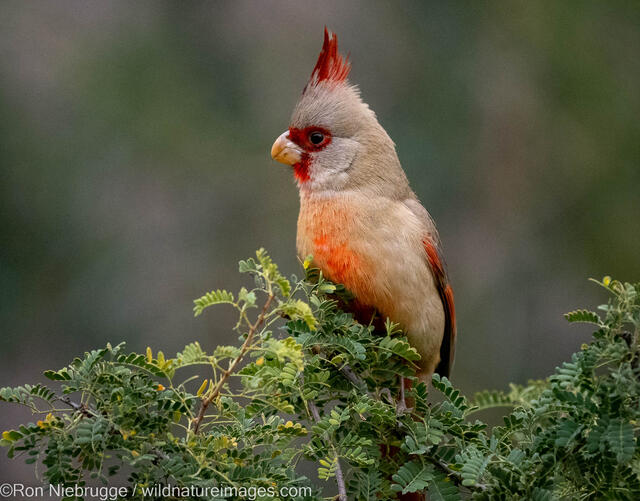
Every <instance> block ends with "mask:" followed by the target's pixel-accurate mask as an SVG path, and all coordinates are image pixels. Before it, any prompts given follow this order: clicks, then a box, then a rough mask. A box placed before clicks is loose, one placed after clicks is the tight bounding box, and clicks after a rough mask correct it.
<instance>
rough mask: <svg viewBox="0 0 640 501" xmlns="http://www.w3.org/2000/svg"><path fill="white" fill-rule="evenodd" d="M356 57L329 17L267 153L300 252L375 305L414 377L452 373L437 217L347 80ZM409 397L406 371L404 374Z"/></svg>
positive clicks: (367, 305)
mask: <svg viewBox="0 0 640 501" xmlns="http://www.w3.org/2000/svg"><path fill="white" fill-rule="evenodd" d="M350 69H351V62H350V61H349V57H348V56H347V57H344V56H343V55H341V54H340V53H339V52H338V38H337V36H336V35H335V34H334V33H332V32H330V31H329V30H328V29H327V28H326V27H325V29H324V41H323V45H322V50H321V51H320V54H319V56H318V60H317V62H316V64H315V66H314V68H313V71H312V73H311V77H310V78H309V81H308V82H307V84H306V86H305V87H304V90H303V92H302V95H301V96H300V97H299V99H298V102H297V104H296V105H295V107H294V109H293V113H292V116H291V119H290V122H289V127H288V129H287V130H285V131H284V132H283V133H282V134H281V135H280V136H278V138H277V139H276V140H275V142H274V143H273V146H272V148H271V157H272V158H273V159H274V160H276V161H278V162H281V163H283V164H285V165H288V166H290V167H291V168H292V170H293V176H294V178H295V181H296V184H297V186H298V191H299V196H300V212H299V215H298V223H297V237H296V247H297V253H298V256H299V258H300V259H301V260H304V259H305V258H306V257H307V256H312V265H313V266H314V267H316V268H319V269H320V270H321V271H322V273H323V276H324V277H326V278H327V279H329V280H331V281H333V282H335V283H340V284H342V285H344V287H345V288H346V289H347V290H348V291H349V292H350V293H351V295H352V296H353V298H354V299H353V301H352V305H351V311H352V312H353V313H354V315H355V316H356V318H360V319H362V318H364V317H366V316H367V315H370V314H372V313H376V314H377V315H379V317H380V318H384V319H386V318H388V319H389V320H391V321H392V322H394V323H396V324H398V325H399V326H400V328H401V329H402V330H403V331H404V333H405V334H406V336H407V339H408V340H409V343H410V344H411V346H412V347H414V348H415V349H416V350H417V352H418V353H419V354H420V357H421V358H420V360H419V361H418V369H417V374H416V375H417V377H418V379H419V380H421V381H425V382H426V383H427V384H429V382H430V381H431V377H432V375H433V373H434V372H435V373H438V374H439V375H440V376H445V377H449V375H450V371H451V368H452V364H453V360H454V355H455V344H456V332H457V331H456V316H455V306H454V297H453V289H452V287H451V284H450V283H449V278H448V274H447V270H446V266H445V262H444V258H443V252H442V245H441V242H440V237H439V235H438V231H437V229H436V225H435V223H434V220H433V219H432V217H431V216H430V215H429V212H427V210H426V209H425V208H424V206H423V205H422V204H421V203H420V201H419V200H418V197H417V196H416V194H415V193H414V192H413V190H412V189H411V187H410V186H409V181H408V179H407V176H406V174H405V172H404V170H403V169H402V166H401V165H400V161H399V159H398V155H397V153H396V148H395V144H394V142H393V141H392V140H391V138H390V137H389V135H388V134H387V132H386V131H385V129H384V128H383V127H382V126H381V125H380V123H379V122H378V119H377V118H376V114H375V113H374V112H373V111H372V110H371V108H369V106H368V105H367V104H365V102H364V101H363V100H362V98H361V93H360V90H359V88H358V87H357V86H355V85H352V84H351V83H350V82H349V80H348V76H349V72H350ZM401 384H402V385H401V392H402V403H403V405H404V385H405V384H407V383H405V382H404V379H402V380H401Z"/></svg>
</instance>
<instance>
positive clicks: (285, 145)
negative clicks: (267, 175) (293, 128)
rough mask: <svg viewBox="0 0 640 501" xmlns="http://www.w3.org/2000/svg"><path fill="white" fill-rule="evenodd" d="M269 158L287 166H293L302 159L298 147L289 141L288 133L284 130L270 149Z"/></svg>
mask: <svg viewBox="0 0 640 501" xmlns="http://www.w3.org/2000/svg"><path fill="white" fill-rule="evenodd" d="M271 158H273V159H274V160H277V161H278V162H281V163H283V164H287V165H295V164H297V163H298V162H299V161H300V160H301V158H302V150H300V147H299V146H298V145H297V144H295V143H294V142H292V141H291V140H290V139H289V131H288V130H286V131H284V132H283V133H282V134H280V135H279V136H278V139H276V142H275V143H273V146H272V147H271Z"/></svg>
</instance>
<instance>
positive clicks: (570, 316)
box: [564, 310, 600, 325]
mask: <svg viewBox="0 0 640 501" xmlns="http://www.w3.org/2000/svg"><path fill="white" fill-rule="evenodd" d="M564 318H566V319H567V320H568V321H569V322H571V323H573V322H583V323H588V324H595V325H600V317H599V316H598V314H597V313H594V312H593V311H589V310H575V311H570V312H569V313H565V314H564Z"/></svg>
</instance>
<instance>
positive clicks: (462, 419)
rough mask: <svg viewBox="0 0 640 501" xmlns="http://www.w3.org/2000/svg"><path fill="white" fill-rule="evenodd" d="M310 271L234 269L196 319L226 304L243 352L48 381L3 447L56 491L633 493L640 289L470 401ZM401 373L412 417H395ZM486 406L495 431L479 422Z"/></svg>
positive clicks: (638, 450) (103, 362) (147, 361)
mask: <svg viewBox="0 0 640 501" xmlns="http://www.w3.org/2000/svg"><path fill="white" fill-rule="evenodd" d="M309 262H310V261H305V278H304V279H302V280H298V279H296V278H295V277H294V278H293V280H288V279H287V278H285V277H284V276H283V275H282V274H281V273H280V271H279V270H278V267H277V266H276V265H275V263H273V262H272V260H271V258H270V257H269V256H268V255H267V253H266V252H265V251H264V250H260V251H258V252H257V253H256V257H255V258H250V259H247V260H245V261H241V262H240V271H241V272H242V273H246V274H248V275H249V276H250V277H251V278H252V279H253V283H254V286H253V287H251V288H244V287H243V288H242V289H241V290H240V291H239V292H238V293H237V294H232V293H231V292H228V291H224V290H214V291H211V292H209V293H207V294H205V295H203V296H202V297H201V298H199V299H197V300H196V301H195V302H194V313H195V315H196V316H197V315H200V314H202V313H203V312H204V311H205V310H207V309H208V308H209V307H212V306H214V305H220V304H224V305H227V306H231V307H232V308H234V309H235V311H236V312H237V315H238V321H237V323H236V325H235V326H234V330H235V332H237V334H238V335H239V336H240V339H241V342H240V343H239V346H218V347H215V348H212V349H209V350H205V349H203V347H202V346H200V344H199V343H198V342H194V343H190V344H189V345H187V346H186V347H185V348H184V349H183V350H182V352H180V353H177V354H176V355H175V356H174V357H167V356H165V355H164V353H163V352H162V351H157V352H155V353H154V351H153V350H152V349H151V348H148V349H147V351H146V353H144V354H140V353H129V352H127V351H126V350H125V345H124V344H119V345H116V346H112V345H110V344H108V345H107V346H106V347H105V348H101V349H98V350H93V351H90V352H87V353H85V354H84V356H83V357H78V358H76V359H74V360H73V361H72V362H71V363H70V364H69V365H68V366H67V367H64V368H63V369H60V370H56V371H53V370H51V371H46V372H45V376H46V377H47V378H48V379H50V380H51V384H50V385H41V384H39V385H23V386H19V387H15V388H1V389H0V400H2V401H5V402H8V403H11V404H17V405H23V406H26V407H27V408H29V409H30V410H31V411H32V412H33V413H34V415H37V416H38V417H39V418H41V419H38V420H37V422H36V423H27V424H23V425H20V426H18V427H17V428H16V429H11V430H7V431H5V432H4V433H3V434H2V440H0V445H2V446H5V447H6V448H7V452H8V454H9V456H10V457H22V458H23V459H24V460H25V461H26V462H27V463H29V464H36V465H38V468H37V471H42V472H43V473H42V478H41V480H42V481H45V482H48V483H52V484H63V485H68V486H71V485H77V484H80V485H82V484H83V483H84V482H87V481H88V479H89V478H96V479H99V480H101V481H102V482H104V483H106V484H110V483H113V484H114V485H115V484H118V485H120V484H122V483H123V482H125V483H128V485H131V486H134V485H135V486H139V487H140V488H142V487H144V486H153V485H160V486H164V485H168V484H171V485H178V486H183V487H187V486H191V487H193V486H196V487H197V486H202V485H212V484H215V485H225V486H228V487H230V488H233V489H236V490H235V491H233V492H232V493H231V494H229V495H226V496H225V499H245V498H246V497H247V496H248V495H249V494H248V491H247V489H249V488H255V489H257V488H262V489H275V488H276V487H278V488H282V487H292V488H294V487H295V488H296V489H304V490H299V491H296V493H295V494H292V495H289V497H288V499H297V500H301V501H302V500H305V501H308V500H320V499H327V494H323V490H334V492H335V491H336V490H337V493H338V498H339V499H340V500H341V501H344V500H346V499H355V500H377V499H396V498H397V496H398V495H400V494H409V493H412V492H424V491H426V492H428V494H429V498H430V499H433V500H445V501H454V500H461V499H463V498H464V499H467V498H471V499H481V500H490V499H534V500H550V499H604V498H608V499H637V498H639V497H640V477H639V474H640V447H639V446H638V442H639V440H640V439H639V437H640V424H639V423H640V369H639V359H640V353H639V346H638V336H639V334H640V295H639V294H638V291H640V284H635V285H634V284H629V283H623V282H619V281H616V280H612V279H610V278H609V277H605V279H603V280H602V281H598V282H597V283H598V285H599V286H600V287H602V288H604V290H606V292H607V293H608V294H609V296H610V298H609V301H608V303H607V304H606V305H603V306H601V307H600V311H601V312H602V313H601V314H600V315H599V314H597V313H595V312H592V311H589V310H576V311H574V312H571V313H569V314H567V319H568V320H569V321H570V322H587V323H590V324H592V325H594V327H595V329H596V330H595V332H594V335H593V340H592V341H591V342H590V343H589V344H584V345H583V346H582V347H581V349H580V350H579V351H578V352H577V353H575V354H574V355H573V356H572V357H571V359H570V360H568V361H567V362H565V363H564V364H562V365H561V366H560V367H558V368H557V369H556V370H555V371H554V373H553V374H551V375H550V376H549V377H548V378H547V379H545V380H540V381H530V382H529V383H528V384H526V385H515V384H512V385H510V386H509V388H508V389H507V390H505V391H494V390H487V391H483V392H480V393H478V394H476V395H475V396H474V397H473V398H467V396H465V395H464V394H463V393H462V392H461V391H460V390H459V389H457V388H456V387H455V386H454V385H453V384H452V382H451V381H449V380H448V379H447V378H440V377H438V376H435V377H434V379H433V383H432V385H430V386H429V387H428V386H427V385H425V384H423V383H418V382H417V380H416V378H415V373H414V368H415V362H416V361H417V360H418V357H419V356H418V354H417V352H416V351H415V350H414V349H413V348H412V347H411V346H410V344H409V343H408V341H407V339H406V337H405V336H404V335H403V333H402V332H400V331H399V330H398V329H397V326H394V325H392V324H391V323H387V327H386V329H385V330H384V331H382V332H377V331H375V330H374V329H373V327H372V326H367V325H362V324H359V323H358V322H356V321H355V320H354V319H353V317H352V316H351V315H350V314H348V313H346V312H344V311H343V310H341V309H340V308H339V306H338V304H339V303H338V300H337V299H338V298H339V299H340V304H343V303H345V302H347V303H348V301H349V297H348V294H347V293H346V291H344V289H343V288H341V286H339V285H336V284H332V283H330V282H328V281H326V280H325V279H324V277H323V276H322V274H321V273H320V272H319V270H315V269H312V268H310V267H309V265H308V263H309ZM292 284H293V285H292ZM259 298H262V299H260V301H259ZM254 309H255V310H256V312H255V315H251V310H254ZM194 368H195V369H196V370H197V371H198V372H200V373H201V374H202V376H201V375H196V376H194V375H193V369H194ZM402 378H408V379H409V380H412V381H413V385H412V386H411V389H410V390H408V394H407V397H408V398H410V399H411V400H412V401H413V407H412V408H411V409H407V410H406V411H405V412H401V413H399V412H397V402H396V399H397V398H398V395H399V394H400V388H399V381H400V380H401V379H402ZM430 394H431V395H430ZM433 394H436V396H437V398H432V395H433ZM61 404H62V405H61ZM490 409H495V410H502V412H503V413H504V414H503V423H502V424H501V425H499V426H494V427H491V426H489V425H488V424H487V423H486V422H484V421H482V420H480V419H478V417H482V416H483V413H484V412H486V411H487V410H490ZM305 462H306V463H307V464H308V463H309V462H310V463H312V464H314V465H316V467H317V477H318V480H316V481H312V480H311V479H310V478H308V477H307V476H306V475H304V474H302V473H301V472H302V471H304V467H303V464H304V463H305ZM125 472H126V473H125ZM326 482H333V486H331V487H329V488H328V489H327V487H326V485H325V484H326ZM242 489H244V491H243V490H242ZM265 492H266V491H265ZM269 492H270V494H269V495H271V491H269ZM272 494H273V495H272V496H271V497H272V498H274V497H277V494H278V493H277V492H276V491H273V492H272ZM131 497H132V498H133V499H136V500H142V499H143V498H144V497H145V495H144V492H142V491H141V490H138V491H136V492H133V493H132V496H131ZM192 497H194V498H198V499H199V497H198V496H192ZM264 497H266V495H265V496H263V498H264ZM204 498H205V497H202V499H204ZM258 498H259V497H258ZM281 498H282V499H285V498H286V497H285V496H284V495H283V496H282V497H281Z"/></svg>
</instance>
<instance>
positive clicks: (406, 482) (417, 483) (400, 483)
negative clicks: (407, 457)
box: [391, 461, 434, 494]
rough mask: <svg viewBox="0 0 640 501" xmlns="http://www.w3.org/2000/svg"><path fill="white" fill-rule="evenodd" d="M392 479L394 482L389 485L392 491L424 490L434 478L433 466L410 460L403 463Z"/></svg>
mask: <svg viewBox="0 0 640 501" xmlns="http://www.w3.org/2000/svg"><path fill="white" fill-rule="evenodd" d="M392 479H393V481H394V482H395V483H394V484H393V485H392V486H391V490H393V491H394V492H402V494H407V493H409V492H419V491H424V490H425V489H426V488H427V487H428V485H429V483H430V482H431V481H432V480H433V479H434V474H433V466H432V465H430V464H425V463H422V462H418V461H411V462H409V463H405V464H403V465H402V466H401V467H400V469H399V470H398V472H397V473H395V474H394V475H393V477H392Z"/></svg>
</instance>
